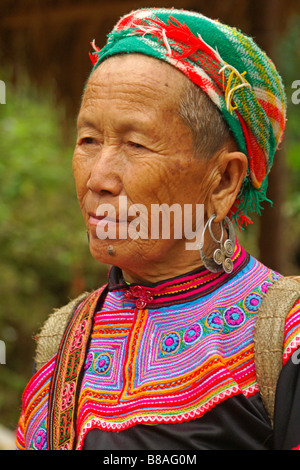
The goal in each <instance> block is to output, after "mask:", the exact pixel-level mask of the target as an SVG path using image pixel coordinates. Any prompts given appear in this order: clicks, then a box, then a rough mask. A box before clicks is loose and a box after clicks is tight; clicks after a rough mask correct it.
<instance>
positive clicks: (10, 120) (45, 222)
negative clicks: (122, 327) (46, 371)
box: [0, 18, 300, 429]
mask: <svg viewBox="0 0 300 470" xmlns="http://www.w3.org/2000/svg"><path fill="white" fill-rule="evenodd" d="M299 31H300V18H295V19H293V22H292V23H291V26H290V28H289V30H288V34H287V36H286V38H285V39H284V40H283V41H281V42H280V44H279V49H278V50H279V69H280V71H281V74H282V76H283V79H284V82H285V84H286V91H287V97H288V109H289V111H288V128H287V138H286V142H287V143H286V146H287V155H288V169H289V175H288V178H289V186H288V195H287V203H286V207H285V210H286V212H287V213H288V215H289V216H290V217H291V219H292V227H293V237H294V238H296V239H299V222H300V192H299V181H300V158H299V150H300V134H299V124H300V116H299V114H300V105H298V106H297V105H294V104H293V103H292V100H291V94H292V92H293V91H294V90H293V89H292V83H293V81H294V80H297V79H298V80H300V70H299V63H300V56H299V55H300V44H299V40H300V39H299V38H300V36H299ZM1 73H2V75H1V76H0V79H2V80H4V81H5V83H6V104H5V105H0V194H1V197H0V260H1V265H0V266H1V269H0V286H1V287H0V289H1V295H0V339H1V340H4V341H5V343H6V365H0V423H1V424H3V425H6V426H8V427H10V428H12V429H13V428H15V427H16V424H17V419H18V417H19V408H20V403H21V401H20V400H21V394H22V392H23V389H24V387H25V385H26V383H27V381H28V379H29V377H30V376H31V372H32V365H33V354H34V340H33V335H34V333H35V332H37V331H38V329H39V328H40V326H41V324H42V323H43V321H44V320H45V318H46V317H47V316H48V314H49V312H50V311H51V310H52V309H53V308H56V307H58V306H61V305H63V304H65V303H66V302H67V300H68V298H72V297H74V296H75V295H77V294H79V293H80V292H82V291H84V290H91V289H95V288H96V287H98V286H99V285H101V284H103V282H105V279H106V273H107V267H106V266H103V265H100V264H99V263H98V262H96V261H95V260H93V258H92V257H91V255H90V253H89V250H88V244H87V239H86V232H85V227H84V223H83V220H82V216H81V213H80V210H79V206H78V203H77V199H76V192H75V186H74V182H73V175H72V152H73V144H72V145H70V141H71V142H72V141H73V142H75V134H73V133H72V130H71V131H70V127H69V125H67V124H66V118H65V116H64V109H63V108H60V107H59V106H58V105H57V103H56V102H55V100H54V98H53V95H52V94H51V92H50V91H48V92H47V94H45V91H43V93H42V92H41V91H39V92H38V91H37V90H35V89H33V88H32V87H31V85H30V83H29V82H28V80H26V74H25V73H24V74H22V75H21V79H20V78H19V83H17V85H14V86H12V85H11V82H12V75H11V74H10V73H9V71H4V70H3V71H1ZM73 127H74V129H75V116H74V126H73ZM241 239H242V243H244V245H245V247H246V248H247V249H248V250H249V251H250V252H251V253H252V254H254V255H255V256H257V243H256V240H257V225H256V224H255V223H254V225H253V227H251V228H250V230H249V231H248V230H247V231H246V232H245V233H242V234H241ZM299 252H300V246H299ZM296 256H297V255H296ZM299 265H300V257H299Z"/></svg>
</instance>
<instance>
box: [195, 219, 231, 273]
mask: <svg viewBox="0 0 300 470" xmlns="http://www.w3.org/2000/svg"><path fill="white" fill-rule="evenodd" d="M216 217H217V215H216V214H213V215H212V216H211V217H210V218H209V219H208V221H207V222H206V224H205V227H204V230H203V233H202V237H201V242H200V245H199V251H200V257H201V259H202V262H203V264H204V266H205V267H206V268H207V269H208V270H209V271H211V272H213V273H218V272H220V271H222V270H224V271H225V272H226V273H227V274H230V273H231V272H232V270H233V262H232V259H231V257H232V255H233V253H234V249H235V232H234V228H233V224H232V222H231V221H230V219H229V218H228V217H227V216H226V217H225V218H224V220H222V222H220V228H221V237H220V240H217V239H216V237H215V236H214V234H213V231H212V228H211V224H212V222H213V220H214V219H215V218H216ZM225 223H226V224H227V227H228V232H229V233H228V238H227V239H226V240H225V242H224V243H223V234H224V225H225ZM207 227H208V230H209V233H210V235H211V237H212V239H213V240H214V242H215V243H217V244H219V245H220V247H219V248H217V249H216V250H215V251H214V253H213V257H212V258H207V256H205V254H204V252H203V244H204V234H205V231H206V229H207Z"/></svg>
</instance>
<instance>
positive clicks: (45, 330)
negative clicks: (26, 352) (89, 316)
mask: <svg viewBox="0 0 300 470" xmlns="http://www.w3.org/2000/svg"><path fill="white" fill-rule="evenodd" d="M88 295H89V293H88V292H85V293H83V294H81V295H79V296H78V297H76V298H75V299H73V300H71V301H70V302H69V303H68V304H67V305H65V306H64V307H61V308H58V309H55V310H54V311H53V312H52V313H51V315H50V316H49V317H48V319H47V320H46V321H45V323H44V324H43V326H42V328H41V330H40V332H39V333H38V334H37V335H36V341H37V347H36V352H35V370H36V372H37V371H38V370H40V368H41V367H43V365H45V364H46V363H47V362H48V361H49V360H50V359H51V358H52V357H53V356H54V355H55V354H56V353H57V351H58V348H59V345H60V342H61V339H62V337H63V334H64V332H65V329H66V327H67V325H68V323H69V321H70V319H71V318H72V316H73V314H74V312H75V311H76V309H77V307H78V306H79V305H80V304H81V302H83V301H84V300H85V299H86V298H87V296H88Z"/></svg>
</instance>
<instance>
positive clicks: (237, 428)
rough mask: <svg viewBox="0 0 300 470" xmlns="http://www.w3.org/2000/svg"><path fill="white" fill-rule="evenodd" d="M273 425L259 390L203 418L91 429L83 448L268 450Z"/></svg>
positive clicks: (229, 402)
mask: <svg viewBox="0 0 300 470" xmlns="http://www.w3.org/2000/svg"><path fill="white" fill-rule="evenodd" d="M271 448H272V428H271V425H270V421H269V419H268V417H267V414H266V412H265V409H264V407H263V404H262V402H261V398H260V396H259V394H256V395H255V396H254V397H251V398H246V397H244V396H243V395H237V396H235V397H231V398H228V399H227V400H225V401H224V402H222V403H220V404H219V405H217V406H216V407H215V408H213V409H212V410H210V411H208V412H207V413H205V415H204V416H202V417H201V418H198V419H195V420H192V421H189V422H184V423H177V424H158V425H154V426H151V425H150V426H148V425H141V424H138V425H136V426H133V427H131V428H129V429H126V430H124V431H120V432H112V431H102V430H100V429H92V430H90V431H89V433H88V434H87V436H86V438H85V441H84V445H83V450H100V449H101V450H112V451H113V450H191V449H193V450H267V449H271Z"/></svg>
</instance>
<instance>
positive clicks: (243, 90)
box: [90, 8, 286, 226]
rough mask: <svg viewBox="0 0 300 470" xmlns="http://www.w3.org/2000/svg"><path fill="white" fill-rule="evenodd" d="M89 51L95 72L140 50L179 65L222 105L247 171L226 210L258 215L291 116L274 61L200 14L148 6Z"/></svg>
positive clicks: (238, 215)
mask: <svg viewBox="0 0 300 470" xmlns="http://www.w3.org/2000/svg"><path fill="white" fill-rule="evenodd" d="M93 46H94V50H95V52H94V53H92V54H90V57H91V60H92V62H93V64H94V68H93V70H94V69H95V68H96V67H97V66H98V65H99V64H100V63H102V62H103V61H104V60H105V59H107V58H108V57H111V56H113V55H116V54H124V53H141V54H145V55H148V56H151V57H155V58H157V59H160V60H164V61H165V62H167V63H168V64H170V65H172V66H174V67H176V68H177V69H179V70H181V72H183V73H184V74H185V75H186V76H187V77H188V78H189V79H190V80H192V81H193V82H194V83H195V84H196V85H198V86H199V87H200V88H201V89H202V90H203V91H204V92H205V93H206V94H207V95H208V96H209V98H210V99H211V100H212V101H213V103H214V104H215V105H216V106H217V108H218V109H219V110H220V111H221V113H222V116H223V118H224V120H225V121H226V122H227V124H228V126H229V128H230V129H231V131H232V133H233V135H234V138H235V140H236V142H237V144H238V147H239V150H240V151H242V152H243V153H245V154H246V155H247V158H248V174H247V177H246V178H245V180H244V182H243V185H242V188H241V190H240V193H239V195H238V198H237V200H236V202H235V204H234V206H233V207H232V208H231V211H230V214H229V216H230V217H231V219H232V220H235V221H236V222H237V223H238V224H239V226H243V225H246V224H247V223H248V222H250V219H249V218H248V212H251V211H252V212H257V213H258V214H260V211H261V202H262V201H265V200H268V199H267V196H266V190H267V182H268V173H269V171H270V169H271V166H272V164H273V158H274V154H275V152H276V150H277V148H278V145H279V144H280V142H281V140H282V137H283V132H284V127H285V122H286V97H285V93H284V88H283V84H282V80H281V78H280V76H279V74H278V72H277V71H276V68H275V66H274V64H273V62H272V61H271V60H270V59H269V58H268V57H267V55H266V54H265V53H264V52H263V51H262V50H261V49H260V48H259V47H258V46H257V45H256V44H255V42H254V41H253V40H252V39H251V38H249V37H247V36H245V35H243V34H242V33H241V32H240V31H238V30H237V29H235V28H232V27H229V26H226V25H224V24H222V23H220V22H219V21H215V20H211V19H209V18H207V17H205V16H203V15H201V14H199V13H194V12H188V11H184V10H176V9H159V8H145V9H140V10H137V11H133V12H131V13H129V14H128V15H125V16H124V17H122V18H121V19H120V21H118V23H117V24H116V25H115V27H114V28H113V30H112V31H111V33H109V35H108V40H107V43H106V45H105V46H104V47H103V48H102V49H99V48H97V47H96V46H95V45H94V43H93Z"/></svg>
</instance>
